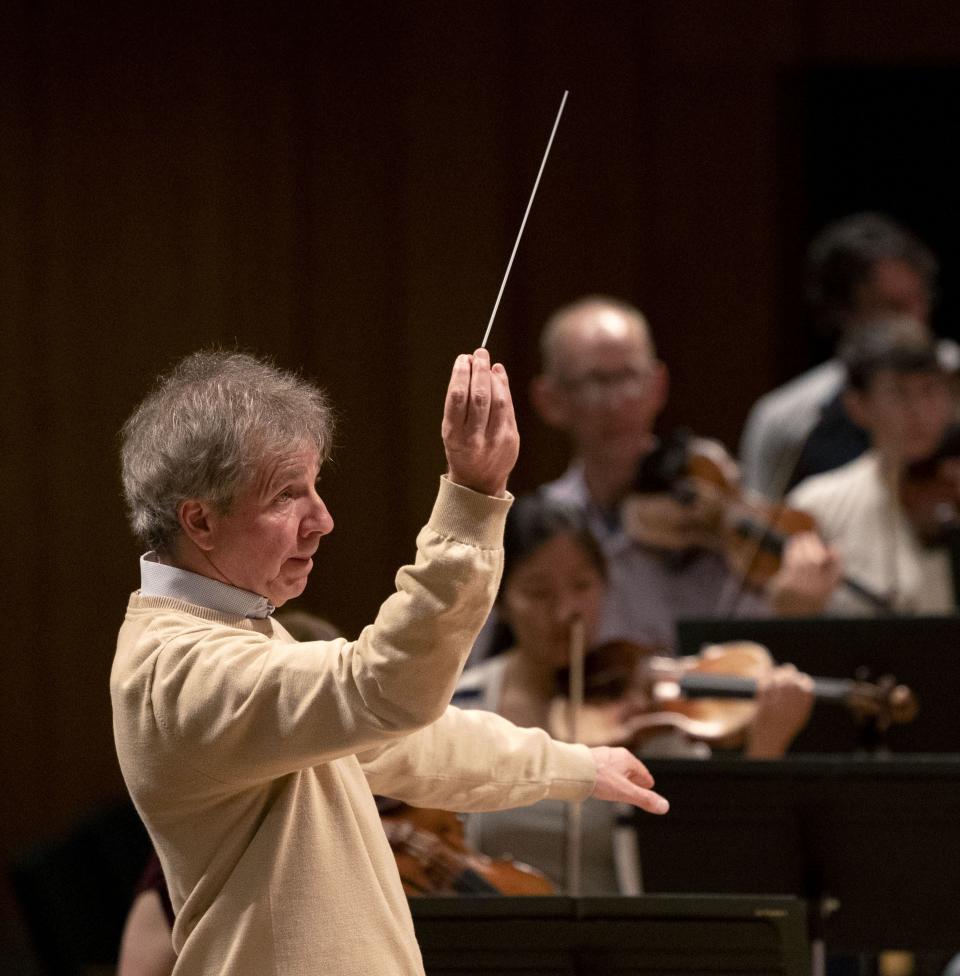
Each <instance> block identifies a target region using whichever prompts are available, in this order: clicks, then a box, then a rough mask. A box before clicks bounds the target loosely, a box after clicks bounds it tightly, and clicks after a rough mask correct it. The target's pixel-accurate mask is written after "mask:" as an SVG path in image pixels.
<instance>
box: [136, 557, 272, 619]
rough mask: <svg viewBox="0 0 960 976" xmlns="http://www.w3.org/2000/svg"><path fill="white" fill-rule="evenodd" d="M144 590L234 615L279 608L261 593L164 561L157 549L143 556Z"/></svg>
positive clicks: (146, 593) (262, 614)
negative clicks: (156, 551) (158, 554)
mask: <svg viewBox="0 0 960 976" xmlns="http://www.w3.org/2000/svg"><path fill="white" fill-rule="evenodd" d="M140 592H141V593H142V594H143V595H144V596H164V597H169V598H170V599H173V600H184V601H186V602H187V603H192V604H193V605H194V606H197V607H206V608H207V609H208V610H216V611H217V612H218V613H226V614H230V615H231V616H233V617H258V618H261V619H262V618H263V617H268V616H269V615H270V614H271V613H273V611H274V610H275V609H276V607H274V605H273V604H272V603H271V602H270V601H269V600H268V599H267V598H266V597H263V596H260V595H259V594H258V593H251V592H250V591H249V590H241V589H240V587H238V586H231V585H230V584H229V583H221V582H220V580H215V579H210V577H209V576H201V575H200V574H199V573H191V572H190V570H188V569H180V568H179V567H178V566H168V565H167V564H166V563H162V562H160V559H159V557H158V556H157V554H156V553H155V552H152V551H151V552H147V553H144V554H143V555H142V556H141V557H140Z"/></svg>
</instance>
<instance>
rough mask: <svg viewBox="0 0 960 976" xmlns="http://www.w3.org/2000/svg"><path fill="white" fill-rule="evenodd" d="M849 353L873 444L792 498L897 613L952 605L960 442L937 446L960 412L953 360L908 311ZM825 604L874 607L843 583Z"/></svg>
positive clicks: (851, 569) (853, 411)
mask: <svg viewBox="0 0 960 976" xmlns="http://www.w3.org/2000/svg"><path fill="white" fill-rule="evenodd" d="M843 358H844V362H845V363H846V367H847V376H848V379H847V387H846V391H845V393H844V401H845V405H846V408H847V410H848V412H849V413H850V415H851V417H853V419H854V420H855V421H856V422H857V423H858V424H859V425H860V426H862V427H863V428H864V429H865V430H866V431H867V432H868V434H869V436H870V442H871V448H870V450H869V451H867V453H866V454H863V455H861V457H859V458H858V459H857V460H855V461H852V462H850V463H849V464H846V465H844V466H843V467H841V468H837V469H836V470H834V471H831V472H828V473H826V474H822V475H816V476H814V477H812V478H808V479H807V480H806V481H804V482H802V483H801V484H800V485H799V486H798V487H797V488H796V489H794V491H793V492H792V493H791V495H790V498H789V499H788V500H789V501H790V503H791V504H792V505H794V506H796V507H797V508H800V509H804V510H805V511H807V512H809V513H810V514H811V515H813V516H814V518H816V520H817V522H818V524H819V526H820V529H821V531H822V533H823V535H824V537H825V538H826V539H827V540H828V541H829V542H830V543H831V545H832V546H833V547H835V548H836V549H837V550H838V551H839V553H840V555H841V558H842V560H843V563H844V569H845V571H846V572H847V573H849V574H851V575H853V576H855V577H856V578H857V579H859V580H861V581H863V583H864V584H865V585H867V586H868V587H869V588H870V589H871V590H873V591H875V592H877V593H880V594H883V595H884V596H885V597H886V599H887V601H888V602H889V604H890V605H891V607H892V608H893V609H894V610H895V611H899V612H904V613H928V614H929V613H933V614H938V613H951V612H953V611H954V610H955V609H956V595H955V582H954V580H953V576H952V572H951V549H952V550H953V551H954V554H955V553H956V552H957V547H956V542H955V539H954V538H953V537H954V535H955V531H956V528H957V526H958V525H960V519H958V514H957V513H958V510H960V460H958V456H957V455H958V454H960V450H957V446H956V445H953V446H952V447H951V446H950V444H949V443H948V444H947V448H948V449H946V450H943V451H940V450H939V448H940V446H941V444H942V443H943V442H944V439H945V438H947V435H948V434H949V433H950V432H951V429H952V425H953V424H954V423H955V421H956V416H957V414H956V400H955V391H954V389H953V386H952V379H951V376H950V370H949V367H950V365H951V364H945V363H942V362H941V361H940V357H939V355H938V351H937V345H936V343H935V342H933V341H932V340H931V339H930V337H929V335H928V334H927V333H926V331H925V330H924V329H923V328H922V327H920V326H919V325H918V323H916V322H915V321H913V320H912V319H908V318H903V317H896V318H894V317H886V318H881V319H878V320H877V321H875V322H871V323H870V327H869V328H864V329H862V330H859V331H858V332H856V333H854V334H853V335H852V336H851V338H850V339H849V340H848V343H847V346H846V348H845V350H844V352H843ZM955 368H956V364H953V369H954V370H955ZM949 440H951V439H950V438H948V441H949ZM828 611H829V612H831V613H836V614H843V615H851V614H853V615H864V614H870V613H873V612H875V610H874V608H873V607H872V606H870V605H869V604H865V603H864V602H863V601H862V600H860V599H858V598H857V596H856V595H855V594H852V593H850V592H849V591H844V590H838V591H837V593H836V594H834V596H833V598H832V600H831V601H830V604H829V606H828Z"/></svg>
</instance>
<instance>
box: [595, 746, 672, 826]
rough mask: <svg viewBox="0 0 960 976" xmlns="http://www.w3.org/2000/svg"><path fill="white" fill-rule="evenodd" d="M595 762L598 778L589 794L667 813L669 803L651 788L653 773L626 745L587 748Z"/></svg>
mask: <svg viewBox="0 0 960 976" xmlns="http://www.w3.org/2000/svg"><path fill="white" fill-rule="evenodd" d="M590 752H591V753H593V761H594V762H595V763H596V764H597V782H596V785H595V786H594V787H593V793H592V794H591V796H595V797H596V798H597V799H598V800H612V801H613V802H614V803H630V804H632V805H633V806H635V807H640V809H641V810H646V811H647V813H666V812H667V810H669V809H670V804H669V803H667V801H666V800H665V799H664V798H663V797H662V796H661V795H660V794H659V793H654V792H653V790H651V789H650V787H651V786H653V777H652V776H651V775H650V772H649V770H648V769H647V767H646V766H644V764H643V763H642V762H640V760H639V759H637V757H636V756H635V755H634V754H633V753H632V752H630V751H629V750H628V749H621V748H619V747H615V746H596V747H594V748H593V749H591V750H590Z"/></svg>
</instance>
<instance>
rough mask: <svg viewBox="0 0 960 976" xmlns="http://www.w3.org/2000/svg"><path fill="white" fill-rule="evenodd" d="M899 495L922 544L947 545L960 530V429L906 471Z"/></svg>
mask: <svg viewBox="0 0 960 976" xmlns="http://www.w3.org/2000/svg"><path fill="white" fill-rule="evenodd" d="M898 492H899V496H900V504H901V505H902V506H903V509H904V511H905V513H906V516H907V520H908V521H909V522H910V524H911V525H912V526H913V529H914V531H915V532H916V533H917V536H918V537H919V539H920V541H921V542H922V543H923V544H924V545H925V546H930V547H935V546H942V545H946V544H947V543H948V542H949V541H950V537H951V536H952V535H953V534H955V533H956V531H957V530H958V529H960V425H955V426H951V427H950V428H949V429H948V430H947V431H946V433H945V434H944V436H943V440H942V441H941V443H940V446H939V447H938V448H937V450H936V451H934V453H933V454H932V455H930V457H927V458H923V459H921V460H919V461H913V462H911V463H910V464H908V465H907V466H906V467H905V468H904V471H903V473H902V475H901V477H900V483H899V486H898Z"/></svg>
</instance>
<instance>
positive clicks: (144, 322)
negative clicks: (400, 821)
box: [0, 0, 960, 853]
mask: <svg viewBox="0 0 960 976" xmlns="http://www.w3.org/2000/svg"><path fill="white" fill-rule="evenodd" d="M202 6H203V10H205V11H206V12H195V13H182V14H176V15H174V14H172V13H170V12H169V10H167V9H166V8H164V7H161V6H159V5H158V6H157V7H156V8H154V9H152V10H151V9H148V8H147V7H145V6H143V5H138V4H127V5H122V6H121V5H116V7H115V9H114V10H112V11H110V15H109V16H107V15H106V13H104V12H103V8H101V12H100V13H99V14H96V15H95V14H93V13H92V12H90V11H89V10H87V9H86V8H85V7H84V6H83V5H67V4H58V3H53V2H47V3H37V4H29V5H28V4H25V3H24V4H22V5H21V6H19V7H16V6H9V7H8V10H7V13H6V14H5V22H4V24H3V25H2V29H0V36H2V40H0V45H2V48H0V54H2V58H0V60H2V68H0V70H2V72H3V73H2V76H0V80H2V85H0V261H2V287H0V322H2V329H3V360H4V362H3V383H2V385H3V390H2V396H3V401H2V402H3V418H4V424H3V429H2V431H0V437H2V448H3V451H2V453H3V457H2V462H3V501H4V527H5V532H4V535H5V539H4V543H5V544H4V546H3V547H2V548H3V578H4V590H5V593H4V603H5V610H6V613H5V617H4V620H5V624H6V627H5V631H6V634H7V640H6V642H5V648H4V653H3V655H2V657H0V700H2V713H0V776H2V778H3V781H4V783H5V784H6V788H5V789H4V790H3V791H2V799H0V823H2V834H3V836H2V843H0V849H2V851H3V852H4V853H9V852H10V851H12V850H15V849H19V848H21V847H22V846H23V845H24V844H26V843H29V842H31V841H32V840H35V839H36V838H38V837H42V836H45V835H47V834H49V833H50V832H51V831H54V830H56V829H58V828H59V827H61V826H62V825H64V824H66V823H67V822H69V821H70V820H72V819H73V818H74V817H76V816H77V814H78V813H80V812H81V811H83V810H84V809H86V808H88V807H90V806H92V805H94V804H96V803H97V802H99V801H101V800H102V799H104V798H106V797H108V796H110V795H113V794H115V793H117V792H119V791H120V790H121V789H122V784H121V782H120V778H119V775H118V772H117V769H116V764H115V761H114V758H113V748H112V741H111V732H110V717H109V703H108V698H107V675H108V672H109V667H110V659H111V653H112V645H113V640H114V634H115V631H116V628H117V625H118V622H119V619H120V615H121V613H122V608H123V604H124V600H125V597H126V594H127V592H128V591H129V590H130V589H132V588H133V587H135V586H136V584H137V574H136V556H137V549H136V546H135V545H134V543H133V542H132V541H131V540H130V538H129V536H128V533H127V530H126V527H125V524H124V515H123V511H122V506H121V502H120V496H119V488H118V483H117V462H116V446H117V441H116V432H117V430H118V428H119V426H120V425H121V423H122V421H123V419H124V417H125V416H126V415H127V413H128V412H129V411H130V410H131V408H132V407H133V406H134V404H135V403H136V401H137V399H138V398H139V397H140V396H141V395H142V393H143V392H144V390H145V389H146V387H147V385H148V383H149V382H150V379H151V377H153V376H154V375H155V374H156V373H157V372H158V371H160V370H161V369H163V368H165V367H166V366H167V365H168V364H169V363H170V362H171V361H172V360H174V359H175V358H177V357H179V356H180V355H182V354H184V353H186V352H187V351H189V350H192V349H194V348H196V347H198V346H202V345H206V344H210V343H226V344H234V343H236V344H239V345H241V346H244V347H250V348H253V349H255V350H259V351H262V352H270V353H273V354H274V355H275V356H276V357H277V358H278V360H279V361H280V362H281V363H282V364H285V365H291V366H302V367H303V368H304V369H306V370H307V371H308V372H309V373H311V374H313V375H316V376H318V377H319V378H320V379H321V380H322V381H323V382H324V383H325V384H326V385H327V386H328V388H329V390H330V391H331V394H332V396H333V399H334V402H335V403H336V405H337V406H338V409H339V412H340V415H341V428H340V437H339V441H340V446H339V449H338V451H337V453H336V456H335V458H334V460H333V462H332V463H331V465H330V468H329V471H328V472H327V474H326V477H325V482H324V489H325V492H326V494H327V498H328V501H329V504H330V507H331V509H332V511H333V514H334V517H335V519H336V520H337V529H336V531H335V532H334V534H333V535H332V536H331V537H330V539H329V540H328V541H327V542H326V543H325V544H324V548H323V549H322V550H321V553H322V556H321V559H320V560H319V565H318V568H317V570H316V579H315V581H314V583H313V585H312V588H311V590H310V592H309V594H308V596H307V597H306V598H305V599H304V601H303V602H304V604H305V605H306V606H308V607H310V608H312V609H315V610H318V611H320V612H322V613H324V614H326V615H328V616H329V617H331V618H332V619H334V620H335V621H337V622H338V623H340V625H341V626H342V627H344V628H345V629H346V630H347V631H348V632H350V633H353V632H355V631H356V630H358V629H359V627H360V626H361V625H362V624H363V623H364V622H365V621H366V620H368V619H369V618H370V617H371V616H372V614H373V612H374V611H375V609H376V607H377V605H378V603H379V602H380V600H381V599H382V598H383V597H384V596H385V595H386V593H387V592H388V591H389V589H390V587H391V580H392V575H393V572H394V571H395V569H396V567H397V565H398V564H399V563H400V562H401V561H402V560H404V559H406V558H407V557H408V556H409V555H410V554H411V551H412V544H413V538H414V533H415V531H416V529H417V527H418V526H419V524H420V523H421V522H422V520H423V518H424V517H425V515H426V514H427V510H428V506H429V504H430V500H431V498H432V495H433V492H434V486H435V479H436V477H437V476H438V474H439V473H440V470H441V468H442V451H441V447H440V442H439V422H440V408H441V403H442V396H443V391H444V388H445V384H446V379H447V371H448V368H449V363H450V362H451V360H452V358H453V356H454V354H455V353H457V352H459V351H461V350H467V349H470V348H471V347H472V346H474V345H475V344H476V343H478V342H479V340H480V338H481V336H482V334H483V328H484V326H485V325H486V320H487V317H488V315H489V310H490V307H491V305H492V302H493V299H494V297H495V294H496V290H497V287H498V286H499V282H500V276H501V275H502V273H503V268H504V266H505V263H506V259H507V257H508V255H509V251H510V247H511V246H512V243H513V238H514V235H515V233H516V230H517V227H518V224H519V220H520V217H521V216H522V212H523V207H524V205H525V203H526V199H527V194H528V193H529V190H530V187H531V185H532V181H533V177H534V176H535V173H536V167H537V165H538V164H539V159H540V154H541V152H542V149H543V146H544V144H545V140H546V136H547V134H548V132H549V126H550V124H551V122H552V119H553V115H554V112H555V110H556V107H557V104H558V101H559V96H560V93H561V91H562V89H563V88H564V87H568V88H570V89H571V98H570V103H569V106H568V110H567V113H566V116H565V118H564V122H563V125H562V126H561V129H560V133H559V136H558V139H557V142H556V144H555V147H554V152H553V156H552V158H551V162H550V165H549V167H548V169H547V171H546V174H545V177H544V181H543V183H542V185H541V188H540V193H539V196H538V199H537V202H536V206H535V208H534V210H533V214H532V216H531V219H530V223H529V225H528V228H527V232H526V236H525V239H524V242H523V246H522V248H521V250H520V253H519V256H518V259H517V263H516V265H515V267H514V271H513V275H512V279H511V282H510V285H509V287H508V290H507V293H506V296H505V298H504V302H503V304H502V307H501V310H500V314H499V317H498V321H497V324H496V326H495V330H494V335H493V339H492V346H493V349H494V351H495V353H496V354H497V355H498V356H499V357H501V358H503V359H504V360H505V361H506V362H507V364H508V366H509V367H510V369H511V373H512V378H513V386H514V391H515V394H516V395H517V399H518V410H519V415H520V421H521V426H522V434H523V438H524V447H523V456H522V460H521V463H520V465H519V467H518V471H517V477H516V479H515V485H516V487H518V488H520V489H524V488H529V487H531V486H533V485H534V484H536V483H537V482H539V481H541V480H543V479H544V478H547V477H550V476H552V475H554V474H556V473H557V472H558V471H559V469H560V468H561V466H562V464H563V461H564V455H563V447H562V444H561V443H560V441H559V439H558V438H556V437H555V436H553V435H552V434H551V433H550V432H548V431H546V430H544V429H543V428H542V427H541V426H540V425H539V424H538V423H537V422H536V420H535V418H534V417H533V416H532V414H531V412H530V410H529V407H528V406H527V404H526V402H525V389H526V385H527V383H528V381H529V379H530V377H531V376H532V375H533V373H534V371H535V369H536V360H537V353H536V336H537V332H538V330H539V327H540V325H541V323H542V321H543V320H544V318H545V317H546V315H547V314H548V313H549V312H550V310H551V309H552V308H554V307H555V306H556V305H558V304H560V303H561V302H564V301H567V300H569V299H571V298H573V297H575V296H576V295H578V294H581V293H583V292H588V291H589V292H596V291H605V292H611V293H615V294H618V295H622V296H624V297H626V298H628V299H631V300H634V301H636V302H637V303H638V304H640V305H641V307H643V308H644V309H646V310H647V311H648V313H649V315H650V318H651V321H652V323H653V328H654V331H655V334H656V336H657V339H658V343H659V346H660V348H661V350H662V353H663V355H664V357H665V359H666V360H667V361H668V363H669V365H670V367H671V370H672V374H673V398H672V400H671V404H670V407H669V410H668V414H667V418H666V420H667V422H668V423H677V422H681V421H682V422H683V423H686V424H689V425H690V426H693V427H694V428H697V429H701V430H704V431H705V432H708V433H712V434H715V435H718V436H720V437H722V438H724V439H726V440H727V441H728V442H735V440H736V437H737V434H738V431H739V426H740V424H741V422H742V419H743V417H744V415H745V413H746V410H747V408H748V407H749V405H750V403H751V402H752V400H753V399H754V398H755V397H756V396H757V395H758V394H759V393H761V392H762V391H763V390H765V389H767V388H769V387H770V386H772V385H773V384H774V383H776V382H777V381H779V380H780V379H782V378H783V377H784V376H785V375H786V374H787V373H789V372H791V371H793V369H794V368H796V366H797V365H799V364H798V363H796V362H792V361H787V360H785V359H784V358H783V357H784V355H786V353H787V352H791V353H794V352H796V350H797V344H796V343H795V342H786V343H785V342H784V340H783V339H782V336H781V334H780V332H779V331H778V330H779V329H780V328H781V323H783V322H790V323H793V324H795V323H796V321H797V317H796V314H795V307H796V303H797V299H798V296H797V295H795V294H792V293H788V290H787V289H786V288H785V286H784V282H785V281H791V280H793V279H791V278H790V275H789V273H788V274H786V275H785V273H784V257H785V255H789V256H790V257H791V258H793V257H796V255H797V254H799V253H800V250H801V249H802V242H799V243H798V241H797V239H796V235H797V230H798V227H799V226H800V224H801V221H799V220H798V219H797V216H796V213H797V207H802V187H801V186H799V185H798V180H799V178H800V174H798V172H797V165H796V160H795V158H794V157H792V156H789V157H788V156H787V155H786V154H785V146H789V145H790V142H789V140H787V141H786V142H785V140H784V131H783V125H784V117H783V113H784V111H785V110H786V108H788V102H787V101H785V97H784V92H785V91H786V88H785V84H786V79H788V78H789V77H790V76H791V73H793V74H796V73H797V72H802V71H803V69H804V66H805V65H808V64H812V63H816V62H818V61H820V60H823V59H831V60H832V61H835V62H850V63H854V62H858V61H859V60H861V59H862V58H863V57H864V52H865V51H867V52H869V54H870V57H872V58H873V59H874V60H878V61H880V62H884V61H890V62H896V61H898V60H900V59H901V58H908V59H911V58H912V59H914V60H917V59H922V58H924V57H927V56H929V57H930V58H932V59H935V60H938V61H939V62H941V63H942V61H943V59H944V58H953V59H956V57H957V55H958V53H960V33H958V32H957V31H942V30H940V29H938V27H937V25H938V23H939V19H940V18H941V17H945V18H946V20H945V21H944V23H955V21H956V12H955V11H954V10H953V5H952V4H951V3H949V2H946V0H944V2H939V3H938V2H929V3H926V4H924V3H915V4H911V5H909V7H906V6H903V5H901V4H896V3H884V4H879V5H878V4H876V3H871V4H866V3H860V2H854V0H842V2H841V0H793V2H790V0H779V2H775V3H762V4H758V3H752V2H747V0H741V2H729V3H728V2H720V3H716V2H714V0H686V2H679V3H678V2H674V0H647V2H642V3H632V2H609V0H607V2H599V3H598V2H591V3H587V2H569V0H567V2H528V3H523V4H520V3H514V2H512V0H496V2H487V3H450V2H412V3H406V4H382V5H378V4H346V3H324V4H318V5H290V7H289V8H284V7H283V5H280V6H276V5H271V6H270V8H269V9H267V8H266V7H264V8H262V9H260V10H259V12H256V13H243V14H240V13H238V12H237V10H233V11H229V12H228V10H227V8H226V7H219V6H217V5H208V6H207V5H202ZM791 195H793V196H792V197H791ZM785 198H786V199H787V200H789V199H793V200H795V201H797V202H795V203H794V204H790V203H788V202H786V203H785Z"/></svg>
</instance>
